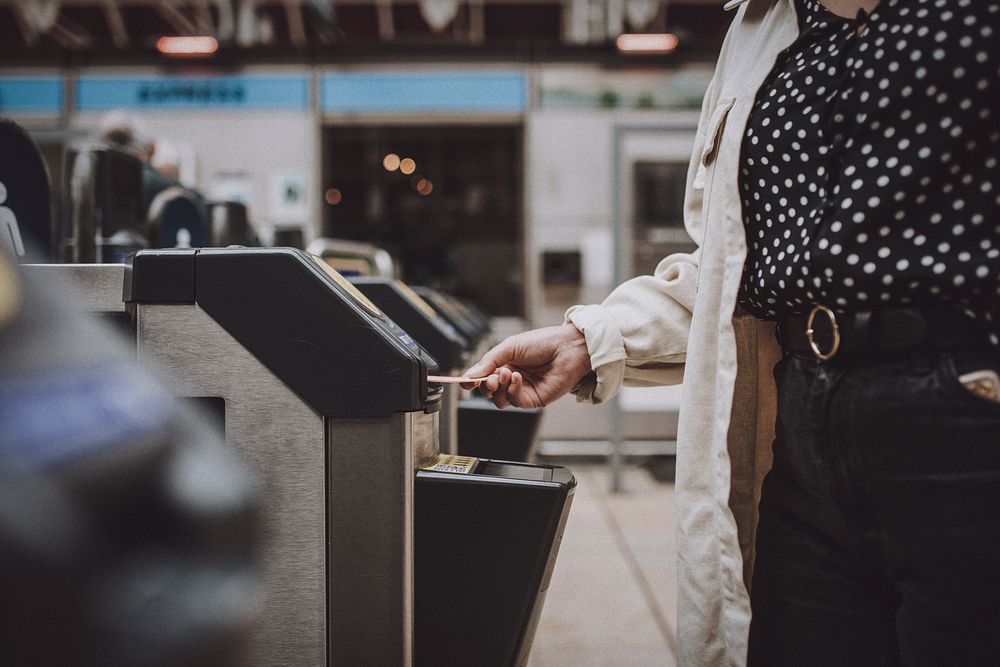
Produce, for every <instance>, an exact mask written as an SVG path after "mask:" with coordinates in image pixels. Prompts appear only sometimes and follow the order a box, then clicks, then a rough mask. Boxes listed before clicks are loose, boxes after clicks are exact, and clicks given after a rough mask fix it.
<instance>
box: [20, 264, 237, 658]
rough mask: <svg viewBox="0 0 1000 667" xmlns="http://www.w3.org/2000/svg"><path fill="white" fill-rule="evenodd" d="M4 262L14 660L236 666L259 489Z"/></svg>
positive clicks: (124, 353)
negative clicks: (255, 499) (257, 491)
mask: <svg viewBox="0 0 1000 667" xmlns="http://www.w3.org/2000/svg"><path fill="white" fill-rule="evenodd" d="M72 310H73V309H72V308H71V307H70V306H69V305H67V304H65V303H61V302H60V300H59V299H57V298H56V297H55V296H53V295H51V294H48V293H46V292H44V291H43V290H40V289H39V288H38V286H37V285H34V284H31V283H30V282H29V281H28V280H26V279H25V278H24V277H23V276H21V275H19V274H18V273H17V270H16V266H15V265H14V262H13V260H12V258H11V257H10V256H9V255H8V254H6V253H5V252H3V251H0V588H2V590H3V591H4V594H3V605H0V646H2V647H3V649H2V653H3V662H5V663H6V664H74V665H90V664H102V665H111V664H117V665H226V664H236V663H238V662H239V660H240V651H241V645H242V639H243V636H244V634H245V632H246V630H247V628H248V627H249V624H250V622H251V621H252V620H253V615H254V613H253V612H254V596H255V583H256V582H255V576H254V575H255V573H254V571H253V565H254V562H253V547H254V521H253V519H254V498H255V490H254V485H253V482H252V480H251V478H250V476H249V475H248V473H247V472H246V469H245V468H244V467H243V466H242V465H241V464H240V463H239V462H238V461H237V460H236V458H235V457H234V455H233V454H232V453H231V452H230V451H228V450H226V449H225V447H224V445H223V444H222V442H221V439H220V438H219V437H218V436H217V435H216V434H214V433H213V432H212V430H211V428H210V427H209V426H208V424H207V423H206V422H205V421H203V420H202V419H201V418H200V416H198V415H196V414H193V413H192V412H190V411H189V410H187V409H185V408H184V407H183V406H182V405H181V404H180V403H178V402H177V401H175V400H174V399H173V398H172V397H171V396H170V395H169V394H167V393H166V392H165V391H164V390H163V389H162V388H161V387H160V386H159V385H158V384H157V383H156V382H154V381H153V380H151V379H150V378H149V377H148V376H146V375H145V374H144V373H142V372H141V371H140V370H139V369H138V367H137V365H136V363H135V361H134V355H135V353H134V350H133V351H129V349H128V348H127V347H126V346H125V345H124V343H123V342H120V341H119V340H118V339H117V337H116V336H115V335H114V334H113V333H112V332H111V331H110V330H108V329H106V328H105V327H104V326H103V325H102V324H101V323H99V322H96V321H92V320H89V319H87V318H85V317H84V316H81V315H77V314H73V312H72Z"/></svg>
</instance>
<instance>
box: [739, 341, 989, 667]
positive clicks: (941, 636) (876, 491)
mask: <svg viewBox="0 0 1000 667" xmlns="http://www.w3.org/2000/svg"><path fill="white" fill-rule="evenodd" d="M979 368H993V369H998V368H1000V351H997V350H995V349H982V350H975V351H966V352H964V353H961V354H957V353H950V354H925V355H923V356H922V357H917V358H908V359H905V360H895V361H884V360H881V361H867V362H850V361H847V362H845V361H839V360H836V359H835V360H833V361H832V362H830V363H827V364H822V363H819V362H817V361H816V360H814V359H807V358H803V357H798V356H786V357H785V359H783V360H782V361H781V362H779V363H778V365H777V366H776V367H775V371H774V372H775V377H776V379H777V382H778V422H777V438H776V440H775V443H774V468H773V470H772V471H771V472H770V473H769V474H768V475H767V477H766V479H765V481H764V488H763V494H762V498H761V503H760V510H761V519H760V526H759V530H758V534H757V560H756V567H755V570H754V575H753V582H752V590H751V603H752V608H753V621H752V623H751V626H750V656H749V662H750V664H751V665H754V666H757V665H761V666H768V667H780V666H783V665H789V666H790V665H794V666H796V667H807V666H810V665H836V666H841V665H843V666H845V667H848V666H849V667H857V666H864V665H898V664H903V665H934V666H939V665H962V666H963V667H966V666H971V665H992V666H997V665H1000V405H998V404H994V403H992V402H990V401H989V400H987V399H985V398H980V397H978V396H975V395H973V394H972V393H970V392H969V391H968V390H967V389H966V388H965V387H964V386H963V385H962V384H961V383H960V382H959V381H958V375H959V374H960V373H962V372H967V371H970V370H975V369H979Z"/></svg>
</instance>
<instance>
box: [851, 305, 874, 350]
mask: <svg viewBox="0 0 1000 667" xmlns="http://www.w3.org/2000/svg"><path fill="white" fill-rule="evenodd" d="M873 315H874V312H873V311H870V310H859V311H856V312H855V313H854V317H853V318H852V320H853V321H852V322H851V335H852V338H853V339H854V341H855V344H856V345H857V349H858V351H859V352H873V351H877V350H876V347H877V344H876V342H875V332H874V331H873V330H872V316H873ZM878 351H880V350H878Z"/></svg>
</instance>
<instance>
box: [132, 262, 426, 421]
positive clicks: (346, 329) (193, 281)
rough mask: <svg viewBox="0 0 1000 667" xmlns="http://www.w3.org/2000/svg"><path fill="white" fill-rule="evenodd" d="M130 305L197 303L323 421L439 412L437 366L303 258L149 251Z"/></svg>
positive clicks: (135, 274)
mask: <svg viewBox="0 0 1000 667" xmlns="http://www.w3.org/2000/svg"><path fill="white" fill-rule="evenodd" d="M192 285H193V292H192V290H191V286H192ZM125 300H126V301H127V302H129V303H161V304H178V303H197V304H198V306H200V307H201V308H202V309H203V310H204V311H205V312H206V313H207V314H208V315H209V316H210V317H211V318H212V319H214V320H215V321H216V322H218V323H219V324H220V325H221V326H222V327H223V328H224V329H225V330H226V331H228V332H229V334H230V335H232V336H233V337H234V338H235V339H236V340H237V341H239V342H240V344H241V345H243V346H244V347H245V348H246V349H247V350H248V351H249V352H250V353H251V354H253V355H254V356H255V357H256V358H257V359H258V360H259V361H260V362H261V363H263V364H264V365H265V366H267V368H268V369H270V370H271V371H272V372H273V373H274V374H275V375H276V376H278V377H279V378H280V379H281V380H282V381H283V382H285V384H287V385H288V387H289V388H290V389H291V390H292V391H294V392H295V393H296V394H298V395H299V396H300V397H301V398H302V399H303V400H304V401H305V402H306V403H308V404H309V405H310V406H312V407H313V409H314V410H316V411H317V412H318V413H320V414H321V415H323V416H326V417H334V418H345V417H358V418H360V417H385V416H388V415H390V414H393V413H395V412H413V411H417V410H425V409H433V408H428V403H429V402H428V388H427V373H428V365H433V363H434V362H433V360H431V359H427V358H426V357H425V356H423V355H422V354H421V351H420V348H419V346H418V345H417V344H416V343H415V342H414V341H413V340H412V339H411V338H410V337H409V336H408V335H407V333H406V332H405V331H403V330H402V329H400V328H399V327H398V326H396V324H395V323H394V322H392V320H391V319H389V318H388V317H385V316H384V315H382V314H380V313H374V312H372V311H370V310H369V309H368V308H367V307H366V306H364V305H363V304H362V303H361V302H360V301H359V300H358V299H356V298H355V297H354V296H352V295H351V294H350V293H349V292H348V290H347V289H345V287H344V286H342V285H340V284H338V282H337V281H336V280H335V279H334V278H333V277H331V275H330V274H329V273H327V271H326V270H324V268H322V267H321V266H320V265H319V263H318V262H317V261H316V259H315V258H314V257H312V256H311V255H308V254H306V253H304V252H302V251H301V250H296V249H293V248H204V249H192V250H184V251H141V252H139V253H137V254H136V256H135V258H134V259H133V260H132V263H131V270H130V271H129V272H128V275H127V277H126V287H125ZM435 405H436V403H435Z"/></svg>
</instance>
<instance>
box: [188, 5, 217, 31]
mask: <svg viewBox="0 0 1000 667" xmlns="http://www.w3.org/2000/svg"><path fill="white" fill-rule="evenodd" d="M216 4H222V3H216ZM193 5H194V20H195V23H197V24H198V32H199V33H201V34H202V35H214V34H215V26H214V25H212V10H211V9H210V8H209V6H208V5H209V3H208V0H195V1H194V2H193Z"/></svg>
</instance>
